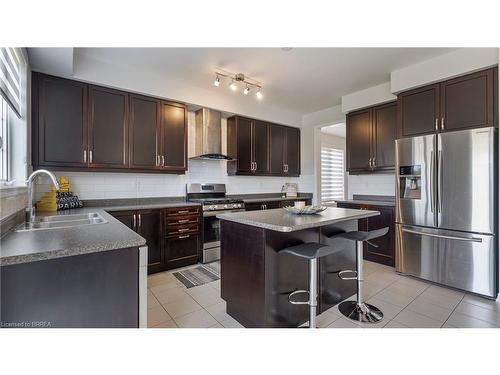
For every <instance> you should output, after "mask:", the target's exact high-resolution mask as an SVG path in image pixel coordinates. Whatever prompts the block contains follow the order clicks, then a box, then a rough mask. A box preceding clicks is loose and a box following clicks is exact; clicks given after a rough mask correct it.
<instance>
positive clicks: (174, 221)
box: [167, 215, 200, 227]
mask: <svg viewBox="0 0 500 375" xmlns="http://www.w3.org/2000/svg"><path fill="white" fill-rule="evenodd" d="M199 222H200V216H199V215H191V216H169V217H167V226H169V227H170V226H173V225H188V224H198V223H199Z"/></svg>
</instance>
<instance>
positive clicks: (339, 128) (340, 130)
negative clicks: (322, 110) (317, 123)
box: [321, 124, 346, 138]
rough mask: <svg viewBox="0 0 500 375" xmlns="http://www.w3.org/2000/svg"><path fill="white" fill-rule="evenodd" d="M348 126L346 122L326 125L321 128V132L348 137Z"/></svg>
mask: <svg viewBox="0 0 500 375" xmlns="http://www.w3.org/2000/svg"><path fill="white" fill-rule="evenodd" d="M345 131H346V126H345V124H336V125H330V126H325V127H323V128H321V132H322V133H325V134H329V135H334V136H336V137H341V138H345V137H346V133H345Z"/></svg>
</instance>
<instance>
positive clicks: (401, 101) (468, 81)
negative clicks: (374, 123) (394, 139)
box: [398, 67, 498, 137]
mask: <svg viewBox="0 0 500 375" xmlns="http://www.w3.org/2000/svg"><path fill="white" fill-rule="evenodd" d="M497 76H498V67H494V68H490V69H485V70H482V71H479V72H475V73H471V74H466V75H463V76H460V77H456V78H453V79H449V80H446V81H442V82H439V83H436V84H432V85H429V86H424V87H420V88H418V89H414V90H409V91H405V92H402V93H400V94H399V95H398V113H399V115H398V137H413V136H417V135H424V134H435V133H440V132H447V131H456V130H462V129H473V128H481V127H490V126H498V78H497Z"/></svg>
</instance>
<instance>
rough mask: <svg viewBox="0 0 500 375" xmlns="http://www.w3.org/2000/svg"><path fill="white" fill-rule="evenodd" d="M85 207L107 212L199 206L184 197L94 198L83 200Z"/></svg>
mask: <svg viewBox="0 0 500 375" xmlns="http://www.w3.org/2000/svg"><path fill="white" fill-rule="evenodd" d="M84 205H85V207H87V208H88V207H96V208H100V209H103V210H105V211H108V212H113V211H128V210H148V209H154V208H170V207H188V206H199V205H200V203H197V202H187V201H186V198H184V197H173V198H142V199H140V198H139V199H109V200H105V199H96V200H87V201H84Z"/></svg>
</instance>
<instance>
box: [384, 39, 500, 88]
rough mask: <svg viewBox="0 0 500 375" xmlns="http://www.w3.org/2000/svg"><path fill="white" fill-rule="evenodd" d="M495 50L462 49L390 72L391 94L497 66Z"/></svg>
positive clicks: (496, 50) (497, 59) (496, 52)
mask: <svg viewBox="0 0 500 375" xmlns="http://www.w3.org/2000/svg"><path fill="white" fill-rule="evenodd" d="M498 61H499V57H498V49H497V48H462V49H459V50H457V51H453V52H450V53H447V54H444V55H441V56H437V57H435V58H433V59H430V60H426V61H423V62H421V63H418V64H414V65H411V66H408V67H405V68H402V69H399V70H395V71H393V72H391V92H393V93H398V92H400V91H403V90H408V89H411V88H414V87H418V86H424V85H427V84H430V83H433V82H437V81H441V80H443V79H447V78H452V77H455V76H459V75H461V74H464V73H468V72H472V71H475V70H481V69H484V68H487V67H490V66H493V65H496V64H498Z"/></svg>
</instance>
